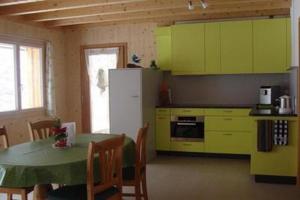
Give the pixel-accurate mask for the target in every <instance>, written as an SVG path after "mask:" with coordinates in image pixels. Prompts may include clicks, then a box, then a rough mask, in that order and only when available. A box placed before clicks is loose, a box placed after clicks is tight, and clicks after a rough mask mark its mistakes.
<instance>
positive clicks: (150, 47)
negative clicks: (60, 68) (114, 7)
mask: <svg viewBox="0 0 300 200" xmlns="http://www.w3.org/2000/svg"><path fill="white" fill-rule="evenodd" d="M155 27H157V25H156V23H139V24H127V25H123V24H121V25H116V26H104V27H102V26H95V27H89V28H85V27H77V28H68V29H66V30H65V38H66V41H65V42H66V43H65V48H66V49H68V51H66V62H67V64H66V65H67V74H68V79H67V88H68V90H67V95H66V96H67V97H68V100H67V102H68V120H69V121H75V122H76V125H78V126H77V127H76V128H78V131H79V132H82V131H81V130H82V117H81V116H82V111H81V91H80V89H78V88H81V83H80V82H81V81H80V79H81V64H80V59H79V58H80V47H81V46H83V45H92V44H105V43H127V47H128V53H127V59H128V62H129V63H131V56H132V55H133V54H136V55H138V56H139V57H140V58H141V59H142V60H141V63H140V65H141V66H143V67H149V65H150V61H151V60H153V59H155V55H156V53H155V40H154V34H153V32H154V29H155Z"/></svg>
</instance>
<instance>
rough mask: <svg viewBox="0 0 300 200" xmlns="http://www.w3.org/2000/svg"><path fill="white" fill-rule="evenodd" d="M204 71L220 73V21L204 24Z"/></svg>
mask: <svg viewBox="0 0 300 200" xmlns="http://www.w3.org/2000/svg"><path fill="white" fill-rule="evenodd" d="M205 73H206V74H220V73H221V38H220V23H206V24H205Z"/></svg>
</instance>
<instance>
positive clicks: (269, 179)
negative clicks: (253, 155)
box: [254, 175, 297, 185]
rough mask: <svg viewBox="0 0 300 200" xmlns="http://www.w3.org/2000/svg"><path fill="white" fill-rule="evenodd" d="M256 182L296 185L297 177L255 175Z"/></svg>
mask: <svg viewBox="0 0 300 200" xmlns="http://www.w3.org/2000/svg"><path fill="white" fill-rule="evenodd" d="M254 177H255V182H256V183H275V184H287V185H296V184H297V177H293V176H269V175H255V176H254Z"/></svg>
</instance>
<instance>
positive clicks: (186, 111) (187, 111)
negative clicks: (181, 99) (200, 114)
mask: <svg viewBox="0 0 300 200" xmlns="http://www.w3.org/2000/svg"><path fill="white" fill-rule="evenodd" d="M183 112H185V113H189V112H191V110H183Z"/></svg>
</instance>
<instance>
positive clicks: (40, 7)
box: [0, 0, 147, 16]
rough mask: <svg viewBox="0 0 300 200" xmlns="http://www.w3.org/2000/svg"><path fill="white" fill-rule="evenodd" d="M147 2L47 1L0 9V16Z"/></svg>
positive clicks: (130, 0) (105, 0) (127, 0)
mask: <svg viewBox="0 0 300 200" xmlns="http://www.w3.org/2000/svg"><path fill="white" fill-rule="evenodd" d="M139 1H147V0H82V1H80V0H47V1H39V2H31V3H26V4H19V5H8V6H1V7H0V15H6V16H16V15H26V14H32V13H42V12H50V11H57V10H67V9H74V8H86V7H93V6H99V5H112V4H118V3H128V2H139Z"/></svg>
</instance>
